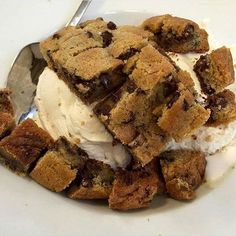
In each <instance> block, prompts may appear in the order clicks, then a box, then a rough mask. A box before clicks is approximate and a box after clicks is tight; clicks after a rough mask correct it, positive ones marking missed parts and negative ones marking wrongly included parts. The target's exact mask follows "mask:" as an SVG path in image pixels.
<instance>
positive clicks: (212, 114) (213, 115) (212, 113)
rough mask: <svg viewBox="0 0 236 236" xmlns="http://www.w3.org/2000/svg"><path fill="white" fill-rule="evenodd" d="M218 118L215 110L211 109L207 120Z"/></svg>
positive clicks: (211, 120) (212, 120) (213, 120)
mask: <svg viewBox="0 0 236 236" xmlns="http://www.w3.org/2000/svg"><path fill="white" fill-rule="evenodd" d="M217 119H218V115H217V111H216V110H212V111H211V115H210V118H209V120H208V122H215V121H216V120H217Z"/></svg>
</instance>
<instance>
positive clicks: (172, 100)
mask: <svg viewBox="0 0 236 236" xmlns="http://www.w3.org/2000/svg"><path fill="white" fill-rule="evenodd" d="M179 96H180V94H179V92H176V93H175V94H174V96H173V97H172V99H171V100H170V101H169V103H168V104H167V107H168V108H171V107H172V106H173V104H174V103H175V102H176V101H177V100H178V98H179Z"/></svg>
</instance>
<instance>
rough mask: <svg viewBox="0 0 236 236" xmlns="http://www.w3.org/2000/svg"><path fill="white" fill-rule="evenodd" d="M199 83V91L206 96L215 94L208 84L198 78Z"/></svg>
mask: <svg viewBox="0 0 236 236" xmlns="http://www.w3.org/2000/svg"><path fill="white" fill-rule="evenodd" d="M199 82H200V85H201V89H202V91H203V92H204V93H206V94H213V93H215V89H213V88H212V87H211V86H210V85H209V84H207V83H205V81H204V79H203V78H201V77H199Z"/></svg>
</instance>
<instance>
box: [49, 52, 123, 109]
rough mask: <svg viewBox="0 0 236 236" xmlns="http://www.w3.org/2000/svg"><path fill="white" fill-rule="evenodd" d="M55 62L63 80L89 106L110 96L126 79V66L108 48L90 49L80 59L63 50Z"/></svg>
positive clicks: (53, 57) (53, 62)
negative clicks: (124, 70)
mask: <svg viewBox="0 0 236 236" xmlns="http://www.w3.org/2000/svg"><path fill="white" fill-rule="evenodd" d="M61 55H62V57H63V58H62V59H59V57H60V56H61ZM64 56H65V59H64ZM51 59H52V63H51V64H53V68H54V70H55V71H57V74H58V75H59V77H60V78H61V79H63V80H64V81H65V82H66V83H67V84H68V86H69V87H70V88H71V89H72V91H74V92H75V93H76V95H78V96H79V97H80V98H81V99H82V100H83V101H84V102H85V103H87V104H90V103H92V102H94V101H97V99H99V98H102V97H104V96H106V95H107V94H108V93H110V91H112V90H113V89H115V88H117V87H118V86H120V85H121V84H122V83H123V82H124V81H125V79H126V78H125V75H124V74H123V72H122V68H123V62H122V61H121V60H118V59H114V58H113V57H112V56H111V55H110V54H109V53H108V51H107V49H105V48H90V49H88V50H86V51H83V52H81V53H79V54H76V55H70V54H66V53H63V51H61V50H60V49H59V50H58V51H57V52H55V53H54V54H53V56H52V57H51Z"/></svg>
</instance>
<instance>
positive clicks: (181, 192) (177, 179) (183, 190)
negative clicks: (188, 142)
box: [160, 150, 206, 200]
mask: <svg viewBox="0 0 236 236" xmlns="http://www.w3.org/2000/svg"><path fill="white" fill-rule="evenodd" d="M160 158H161V169H162V174H163V176H164V179H165V185H166V191H167V193H168V194H169V196H170V197H172V198H174V199H177V200H191V199H193V198H195V196H196V193H195V190H196V189H197V188H198V187H199V186H200V185H201V184H202V183H203V180H204V174H205V168H206V159H205V156H204V154H203V153H201V152H197V151H191V150H172V151H168V152H164V153H162V154H161V156H160Z"/></svg>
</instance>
